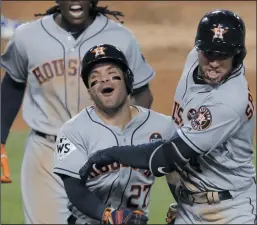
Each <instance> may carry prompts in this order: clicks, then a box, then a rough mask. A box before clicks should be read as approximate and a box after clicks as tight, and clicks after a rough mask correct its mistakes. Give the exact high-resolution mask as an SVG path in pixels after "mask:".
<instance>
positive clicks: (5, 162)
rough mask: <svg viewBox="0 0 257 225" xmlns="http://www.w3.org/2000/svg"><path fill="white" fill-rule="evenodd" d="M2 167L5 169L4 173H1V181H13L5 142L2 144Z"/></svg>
mask: <svg viewBox="0 0 257 225" xmlns="http://www.w3.org/2000/svg"><path fill="white" fill-rule="evenodd" d="M1 168H2V171H3V175H1V183H12V180H11V177H10V169H9V165H8V157H7V154H6V152H5V148H4V144H1Z"/></svg>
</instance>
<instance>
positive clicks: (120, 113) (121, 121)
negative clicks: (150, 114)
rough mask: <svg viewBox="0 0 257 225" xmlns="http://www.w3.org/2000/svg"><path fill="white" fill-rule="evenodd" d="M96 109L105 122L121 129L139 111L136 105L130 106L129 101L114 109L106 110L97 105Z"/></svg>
mask: <svg viewBox="0 0 257 225" xmlns="http://www.w3.org/2000/svg"><path fill="white" fill-rule="evenodd" d="M95 109H96V114H97V115H98V116H99V118H100V119H101V120H102V121H104V123H105V124H107V125H111V126H116V127H119V128H120V129H121V130H123V129H124V127H125V126H126V125H127V124H128V123H129V122H130V121H131V120H132V119H133V118H134V117H135V116H136V115H137V114H138V113H139V111H138V109H137V108H136V107H133V106H130V102H129V101H126V102H125V104H124V105H122V106H121V107H120V108H119V109H115V110H113V111H111V110H108V111H104V110H102V109H101V108H99V107H97V106H96V107H95Z"/></svg>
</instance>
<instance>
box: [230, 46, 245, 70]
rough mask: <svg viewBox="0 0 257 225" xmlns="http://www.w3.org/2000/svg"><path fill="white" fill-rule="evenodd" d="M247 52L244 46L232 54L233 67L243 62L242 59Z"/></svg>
mask: <svg viewBox="0 0 257 225" xmlns="http://www.w3.org/2000/svg"><path fill="white" fill-rule="evenodd" d="M246 54H247V51H246V49H245V48H244V49H243V50H242V51H240V52H239V53H238V54H237V55H236V56H234V60H233V67H234V68H237V67H238V66H239V65H240V64H242V63H243V60H244V58H245V56H246Z"/></svg>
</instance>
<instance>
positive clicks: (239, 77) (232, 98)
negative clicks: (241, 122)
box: [212, 65, 249, 115]
mask: <svg viewBox="0 0 257 225" xmlns="http://www.w3.org/2000/svg"><path fill="white" fill-rule="evenodd" d="M248 93H249V86H248V82H247V80H246V77H245V67H244V66H243V65H242V66H241V67H240V68H238V69H236V70H234V72H233V73H232V74H231V75H230V77H229V78H228V80H227V81H226V82H224V83H223V84H221V85H220V86H219V87H218V88H217V89H216V90H215V91H213V92H212V97H213V101H214V102H215V103H216V104H224V105H227V106H229V107H230V108H232V109H233V110H235V111H236V112H237V113H238V114H239V115H241V114H243V115H244V113H245V107H246V105H247V104H248Z"/></svg>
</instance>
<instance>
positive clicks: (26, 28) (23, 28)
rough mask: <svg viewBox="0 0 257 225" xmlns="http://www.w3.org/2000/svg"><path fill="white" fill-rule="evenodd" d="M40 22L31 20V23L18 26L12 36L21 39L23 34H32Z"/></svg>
mask: <svg viewBox="0 0 257 225" xmlns="http://www.w3.org/2000/svg"><path fill="white" fill-rule="evenodd" d="M40 20H41V19H35V20H31V21H27V22H25V23H22V24H21V25H20V26H18V27H17V28H16V29H15V32H14V34H15V35H16V36H17V37H21V36H23V35H25V34H26V35H28V33H30V32H34V29H35V27H37V26H38V25H39V24H40ZM34 34H35V33H34Z"/></svg>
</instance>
